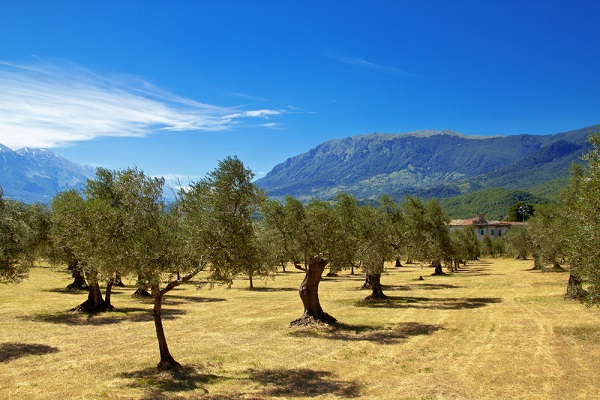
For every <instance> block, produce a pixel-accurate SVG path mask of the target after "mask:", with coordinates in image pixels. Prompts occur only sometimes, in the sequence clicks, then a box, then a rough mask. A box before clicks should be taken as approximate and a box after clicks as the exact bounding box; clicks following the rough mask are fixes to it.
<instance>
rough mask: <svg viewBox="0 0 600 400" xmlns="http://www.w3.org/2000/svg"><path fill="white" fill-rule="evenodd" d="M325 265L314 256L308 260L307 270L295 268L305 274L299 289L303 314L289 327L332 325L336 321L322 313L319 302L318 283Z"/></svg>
mask: <svg viewBox="0 0 600 400" xmlns="http://www.w3.org/2000/svg"><path fill="white" fill-rule="evenodd" d="M326 265H327V261H326V260H324V259H323V258H321V257H320V256H315V257H313V258H311V259H310V260H309V262H308V267H307V268H301V267H298V266H297V268H299V269H302V270H303V271H305V272H306V275H305V276H304V280H303V281H302V284H301V285H300V289H299V293H300V299H301V300H302V304H303V305H304V313H303V314H302V317H300V318H298V319H296V320H294V321H292V322H291V323H290V326H301V325H310V324H312V323H317V322H322V323H326V324H332V323H334V322H336V321H337V320H336V319H335V318H334V317H332V316H331V315H329V314H327V313H326V312H325V311H323V309H322V308H321V303H320V302H319V283H320V282H321V277H322V275H323V271H324V270H325V266H326Z"/></svg>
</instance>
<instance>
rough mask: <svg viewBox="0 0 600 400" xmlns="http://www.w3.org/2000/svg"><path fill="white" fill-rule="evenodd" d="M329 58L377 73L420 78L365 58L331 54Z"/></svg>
mask: <svg viewBox="0 0 600 400" xmlns="http://www.w3.org/2000/svg"><path fill="white" fill-rule="evenodd" d="M329 58H331V59H332V60H334V61H338V62H341V63H344V64H350V65H354V66H357V67H360V68H366V69H370V70H372V71H376V72H383V73H386V74H396V75H404V76H411V77H418V76H419V75H418V74H414V73H412V72H409V71H406V70H403V69H400V68H396V67H392V66H389V65H384V64H377V63H374V62H371V61H367V60H365V59H363V58H357V57H344V56H340V55H337V54H329Z"/></svg>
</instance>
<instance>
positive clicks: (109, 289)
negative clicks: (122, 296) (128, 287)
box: [104, 281, 114, 310]
mask: <svg viewBox="0 0 600 400" xmlns="http://www.w3.org/2000/svg"><path fill="white" fill-rule="evenodd" d="M113 285H114V283H113V281H110V282H108V283H107V284H106V293H105V295H104V303H105V305H106V307H107V308H108V309H109V310H112V309H114V307H113V305H112V304H110V295H111V294H112V287H113Z"/></svg>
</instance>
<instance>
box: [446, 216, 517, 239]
mask: <svg viewBox="0 0 600 400" xmlns="http://www.w3.org/2000/svg"><path fill="white" fill-rule="evenodd" d="M520 225H527V223H523V222H509V221H487V220H486V219H485V216H484V215H483V214H479V213H478V214H477V216H476V217H475V218H472V219H453V220H451V221H450V223H449V224H448V227H449V228H450V231H453V230H455V229H465V228H466V227H469V226H470V227H472V228H473V230H474V231H475V235H477V239H479V240H483V238H484V237H486V236H489V237H490V239H495V238H501V237H502V236H504V234H506V232H507V231H508V230H509V229H510V228H511V227H513V226H520Z"/></svg>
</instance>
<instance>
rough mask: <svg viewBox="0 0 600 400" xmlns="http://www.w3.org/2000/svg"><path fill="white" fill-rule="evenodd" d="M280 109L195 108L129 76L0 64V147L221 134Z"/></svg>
mask: <svg viewBox="0 0 600 400" xmlns="http://www.w3.org/2000/svg"><path fill="white" fill-rule="evenodd" d="M281 114H284V111H281V110H270V109H260V110H240V109H238V108H228V107H219V106H214V105H210V104H205V103H201V102H198V101H195V100H192V99H188V98H184V97H180V96H177V95H174V94H171V93H169V92H166V91H164V90H162V89H160V88H158V87H156V86H154V85H152V84H150V83H148V82H145V81H143V80H140V79H136V78H134V77H118V78H115V77H106V76H100V75H98V74H94V73H92V72H91V71H88V70H86V69H83V68H80V67H77V66H73V65H47V64H45V65H19V64H14V63H9V62H4V61H0V143H2V144H4V145H6V146H8V147H11V148H19V147H46V148H52V147H61V146H65V145H68V144H69V143H71V142H78V141H85V140H93V139H96V138H99V137H105V136H112V137H144V136H147V135H149V134H151V133H152V132H156V131H161V130H162V131H210V132H215V131H223V130H227V129H231V128H232V127H234V126H240V125H241V126H243V125H244V124H247V123H249V121H250V120H255V119H260V120H268V119H270V118H273V117H276V116H279V115H281Z"/></svg>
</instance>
